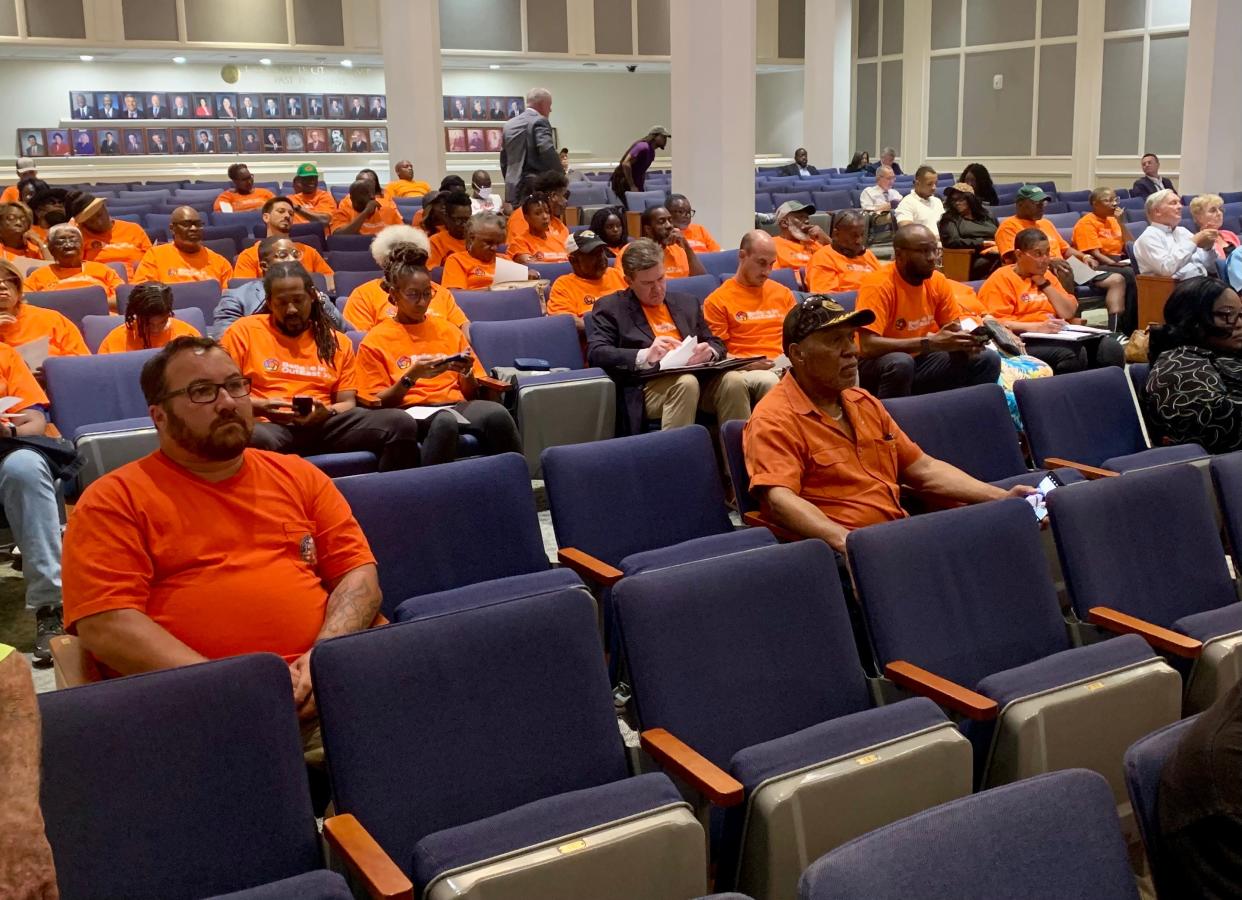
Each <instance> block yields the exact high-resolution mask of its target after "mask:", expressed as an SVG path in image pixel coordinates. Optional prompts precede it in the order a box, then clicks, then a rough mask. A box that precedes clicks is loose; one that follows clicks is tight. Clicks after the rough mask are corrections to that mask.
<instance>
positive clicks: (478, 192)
mask: <svg viewBox="0 0 1242 900" xmlns="http://www.w3.org/2000/svg"><path fill="white" fill-rule="evenodd" d="M470 187H471V189H472V190H471V193H470V213H471V215H473V214H474V213H480V212H494V213H503V214H505V215H508V214H509V212H510V210H508V209H505V206H506V205H507V204H506V203H505V202H504V201H503V200H501V199H500V198H499V197H498V196H496V195H495V194H493V193H492V176H491V175H488V174H487V172H485V171H483V170H482V169H476V170H475V173H474V174H473V175H471V176H470Z"/></svg>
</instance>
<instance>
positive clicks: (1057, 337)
mask: <svg viewBox="0 0 1242 900" xmlns="http://www.w3.org/2000/svg"><path fill="white" fill-rule="evenodd" d="M1018 337H1020V338H1022V340H1024V341H1062V342H1064V343H1066V344H1076V343H1078V342H1079V341H1086V340H1090V339H1091V338H1092V337H1094V335H1090V334H1086V333H1084V332H1081V331H1058V332H1057V333H1056V334H1044V333H1043V332H1042V331H1024V332H1022V333H1021V334H1019V335H1018Z"/></svg>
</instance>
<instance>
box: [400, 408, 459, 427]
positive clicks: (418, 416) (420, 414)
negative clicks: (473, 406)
mask: <svg viewBox="0 0 1242 900" xmlns="http://www.w3.org/2000/svg"><path fill="white" fill-rule="evenodd" d="M444 409H447V410H448V411H449V412H451V413H452V414H453V418H455V419H457V424H458V425H469V424H470V420H469V419H467V418H466V417H465V416H463V415H462V414H461V413H459V412H458V411H457V410H455V409H451V408H449V407H447V406H410V407H407V408H406V410H405V411H406V413H408V414H409V417H410V418H411V419H413V420H415V421H416V422H421V421H422V420H423V419H430V418H431V417H432V416H434V415H435V414H436V413H438V412H440V411H441V410H444Z"/></svg>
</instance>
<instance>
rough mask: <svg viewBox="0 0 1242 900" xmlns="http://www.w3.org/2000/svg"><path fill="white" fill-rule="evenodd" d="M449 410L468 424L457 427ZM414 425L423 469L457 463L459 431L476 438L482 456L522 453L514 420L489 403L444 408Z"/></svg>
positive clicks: (485, 401) (459, 404) (464, 404)
mask: <svg viewBox="0 0 1242 900" xmlns="http://www.w3.org/2000/svg"><path fill="white" fill-rule="evenodd" d="M450 409H451V410H456V411H457V412H459V413H461V415H463V416H464V417H465V418H466V419H467V420H468V421H469V422H470V424H469V425H462V424H460V423H459V422H458V421H457V417H456V416H454V415H453V414H452V413H451V412H449V410H450ZM402 415H405V414H404V413H402ZM416 424H417V425H418V436H419V439H420V440H421V441H422V443H423V465H426V466H434V465H437V464H439V463H447V462H452V461H453V460H455V459H457V436H458V434H460V433H461V432H462V431H464V432H466V433H467V434H472V435H474V436H475V437H477V438H478V439H479V441H480V442H481V443H482V444H483V452H484V453H486V454H488V455H491V454H494V453H509V452H514V453H521V452H522V439H521V437H519V436H518V430H517V423H515V422H514V421H513V416H511V415H509V411H508V410H507V409H505V408H504V407H503V406H501V405H500V404H499V403H493V402H492V401H491V400H465V401H463V402H461V403H458V404H455V405H453V406H450V407H445V409H444V411H442V412H438V413H436V414H435V415H433V416H430V417H429V418H426V419H423V420H421V421H419V422H418V423H416Z"/></svg>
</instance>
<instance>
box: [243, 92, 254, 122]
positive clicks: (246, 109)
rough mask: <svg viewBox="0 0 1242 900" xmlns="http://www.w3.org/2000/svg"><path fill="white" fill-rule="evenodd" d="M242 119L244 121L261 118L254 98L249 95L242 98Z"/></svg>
mask: <svg viewBox="0 0 1242 900" xmlns="http://www.w3.org/2000/svg"><path fill="white" fill-rule="evenodd" d="M240 117H241V118H243V119H257V118H259V111H258V110H257V109H255V108H254V98H253V97H251V96H250V95H249V94H244V95H243V96H242V98H241V113H240Z"/></svg>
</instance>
